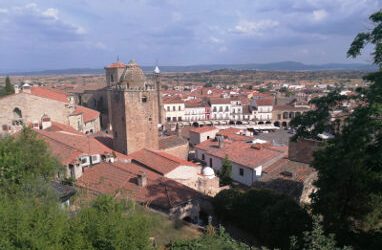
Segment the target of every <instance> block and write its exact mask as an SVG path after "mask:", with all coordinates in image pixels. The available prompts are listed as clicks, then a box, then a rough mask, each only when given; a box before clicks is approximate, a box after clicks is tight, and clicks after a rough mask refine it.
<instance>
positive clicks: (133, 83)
mask: <svg viewBox="0 0 382 250" xmlns="http://www.w3.org/2000/svg"><path fill="white" fill-rule="evenodd" d="M124 81H125V82H126V83H127V86H129V88H137V87H138V88H143V87H145V83H146V76H145V74H144V73H143V70H142V69H141V67H139V65H138V64H137V63H136V62H135V61H134V60H131V61H130V62H129V63H128V64H127V65H126V72H125V75H124Z"/></svg>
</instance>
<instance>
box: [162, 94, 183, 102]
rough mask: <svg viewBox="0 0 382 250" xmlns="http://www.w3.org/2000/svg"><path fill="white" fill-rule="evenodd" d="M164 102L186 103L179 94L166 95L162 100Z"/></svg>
mask: <svg viewBox="0 0 382 250" xmlns="http://www.w3.org/2000/svg"><path fill="white" fill-rule="evenodd" d="M162 102H163V104H177V103H184V101H183V100H182V99H181V98H180V97H179V96H171V97H165V98H163V100H162Z"/></svg>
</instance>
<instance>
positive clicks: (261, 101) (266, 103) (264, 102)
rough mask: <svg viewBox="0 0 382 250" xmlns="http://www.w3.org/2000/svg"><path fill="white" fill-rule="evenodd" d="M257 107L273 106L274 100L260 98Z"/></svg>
mask: <svg viewBox="0 0 382 250" xmlns="http://www.w3.org/2000/svg"><path fill="white" fill-rule="evenodd" d="M256 104H257V106H272V105H273V99H272V98H260V99H256Z"/></svg>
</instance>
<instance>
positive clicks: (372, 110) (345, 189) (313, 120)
mask: <svg viewBox="0 0 382 250" xmlns="http://www.w3.org/2000/svg"><path fill="white" fill-rule="evenodd" d="M370 19H371V20H372V21H373V22H374V23H375V25H376V26H375V28H374V29H373V30H372V31H371V32H368V33H360V34H358V35H357V37H356V38H355V39H354V41H353V43H352V45H351V47H350V49H349V51H348V56H352V57H356V56H358V55H359V54H360V53H361V50H362V49H363V48H364V46H365V45H366V44H367V43H371V44H374V45H375V51H374V53H373V54H372V55H373V59H374V63H375V64H378V65H379V66H380V68H381V65H382V44H381V42H382V40H381V39H382V12H381V11H379V12H377V13H375V14H373V15H371V17H370ZM365 80H367V81H369V83H370V85H369V87H368V88H367V89H361V90H358V95H357V96H355V97H354V100H356V101H357V102H358V104H359V106H358V107H357V108H355V109H354V111H353V112H352V113H351V114H350V115H349V116H348V117H347V119H346V122H345V123H344V125H343V127H342V129H341V132H340V133H338V134H336V137H335V138H334V139H332V140H329V141H328V142H327V143H326V144H325V147H323V148H321V149H320V150H319V151H317V152H316V153H315V155H314V161H313V163H312V165H313V167H314V168H315V169H317V170H318V180H317V181H316V182H315V185H316V186H317V192H316V193H314V195H313V197H312V198H313V204H312V208H313V212H314V213H316V214H320V215H322V216H323V219H324V221H323V222H324V226H325V229H327V230H328V231H329V232H333V233H336V235H337V239H338V240H339V242H340V243H341V244H349V243H350V244H351V245H353V246H355V247H358V248H361V249H372V248H375V249H378V248H380V246H381V245H382V237H380V232H381V229H382V161H381V159H382V158H381V155H382V71H381V70H380V71H379V72H376V73H372V74H369V75H368V76H366V77H365ZM323 100H325V99H321V100H320V103H319V105H317V107H319V109H318V111H317V112H316V113H315V115H313V113H312V112H310V113H309V112H308V113H307V114H306V115H303V116H301V117H299V118H298V119H295V120H294V121H293V123H294V125H295V126H297V127H298V128H299V129H300V131H298V136H302V137H310V136H312V135H314V134H313V132H312V131H307V129H306V128H309V126H311V125H312V124H313V126H314V128H317V129H316V130H318V131H316V132H319V131H322V130H323V129H326V127H325V125H328V124H327V123H326V121H327V118H328V116H327V114H328V113H327V111H328V107H325V105H326V104H325V102H324V101H323ZM326 100H327V102H328V103H329V104H336V103H337V102H341V99H340V96H338V95H337V94H332V95H331V96H328V97H327V98H326ZM322 106H323V107H324V108H322ZM320 107H321V108H320ZM329 109H330V108H329ZM317 124H318V125H317ZM316 132H315V133H316ZM378 235H379V238H378ZM365 239H368V240H365ZM378 244H379V247H378Z"/></svg>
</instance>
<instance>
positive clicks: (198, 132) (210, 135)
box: [189, 126, 219, 145]
mask: <svg viewBox="0 0 382 250" xmlns="http://www.w3.org/2000/svg"><path fill="white" fill-rule="evenodd" d="M218 132H219V129H218V128H215V127H210V126H203V127H197V128H192V129H190V131H189V137H190V143H191V145H197V144H199V143H202V142H204V141H206V140H209V139H214V138H215V135H216V134H217V133H218Z"/></svg>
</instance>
